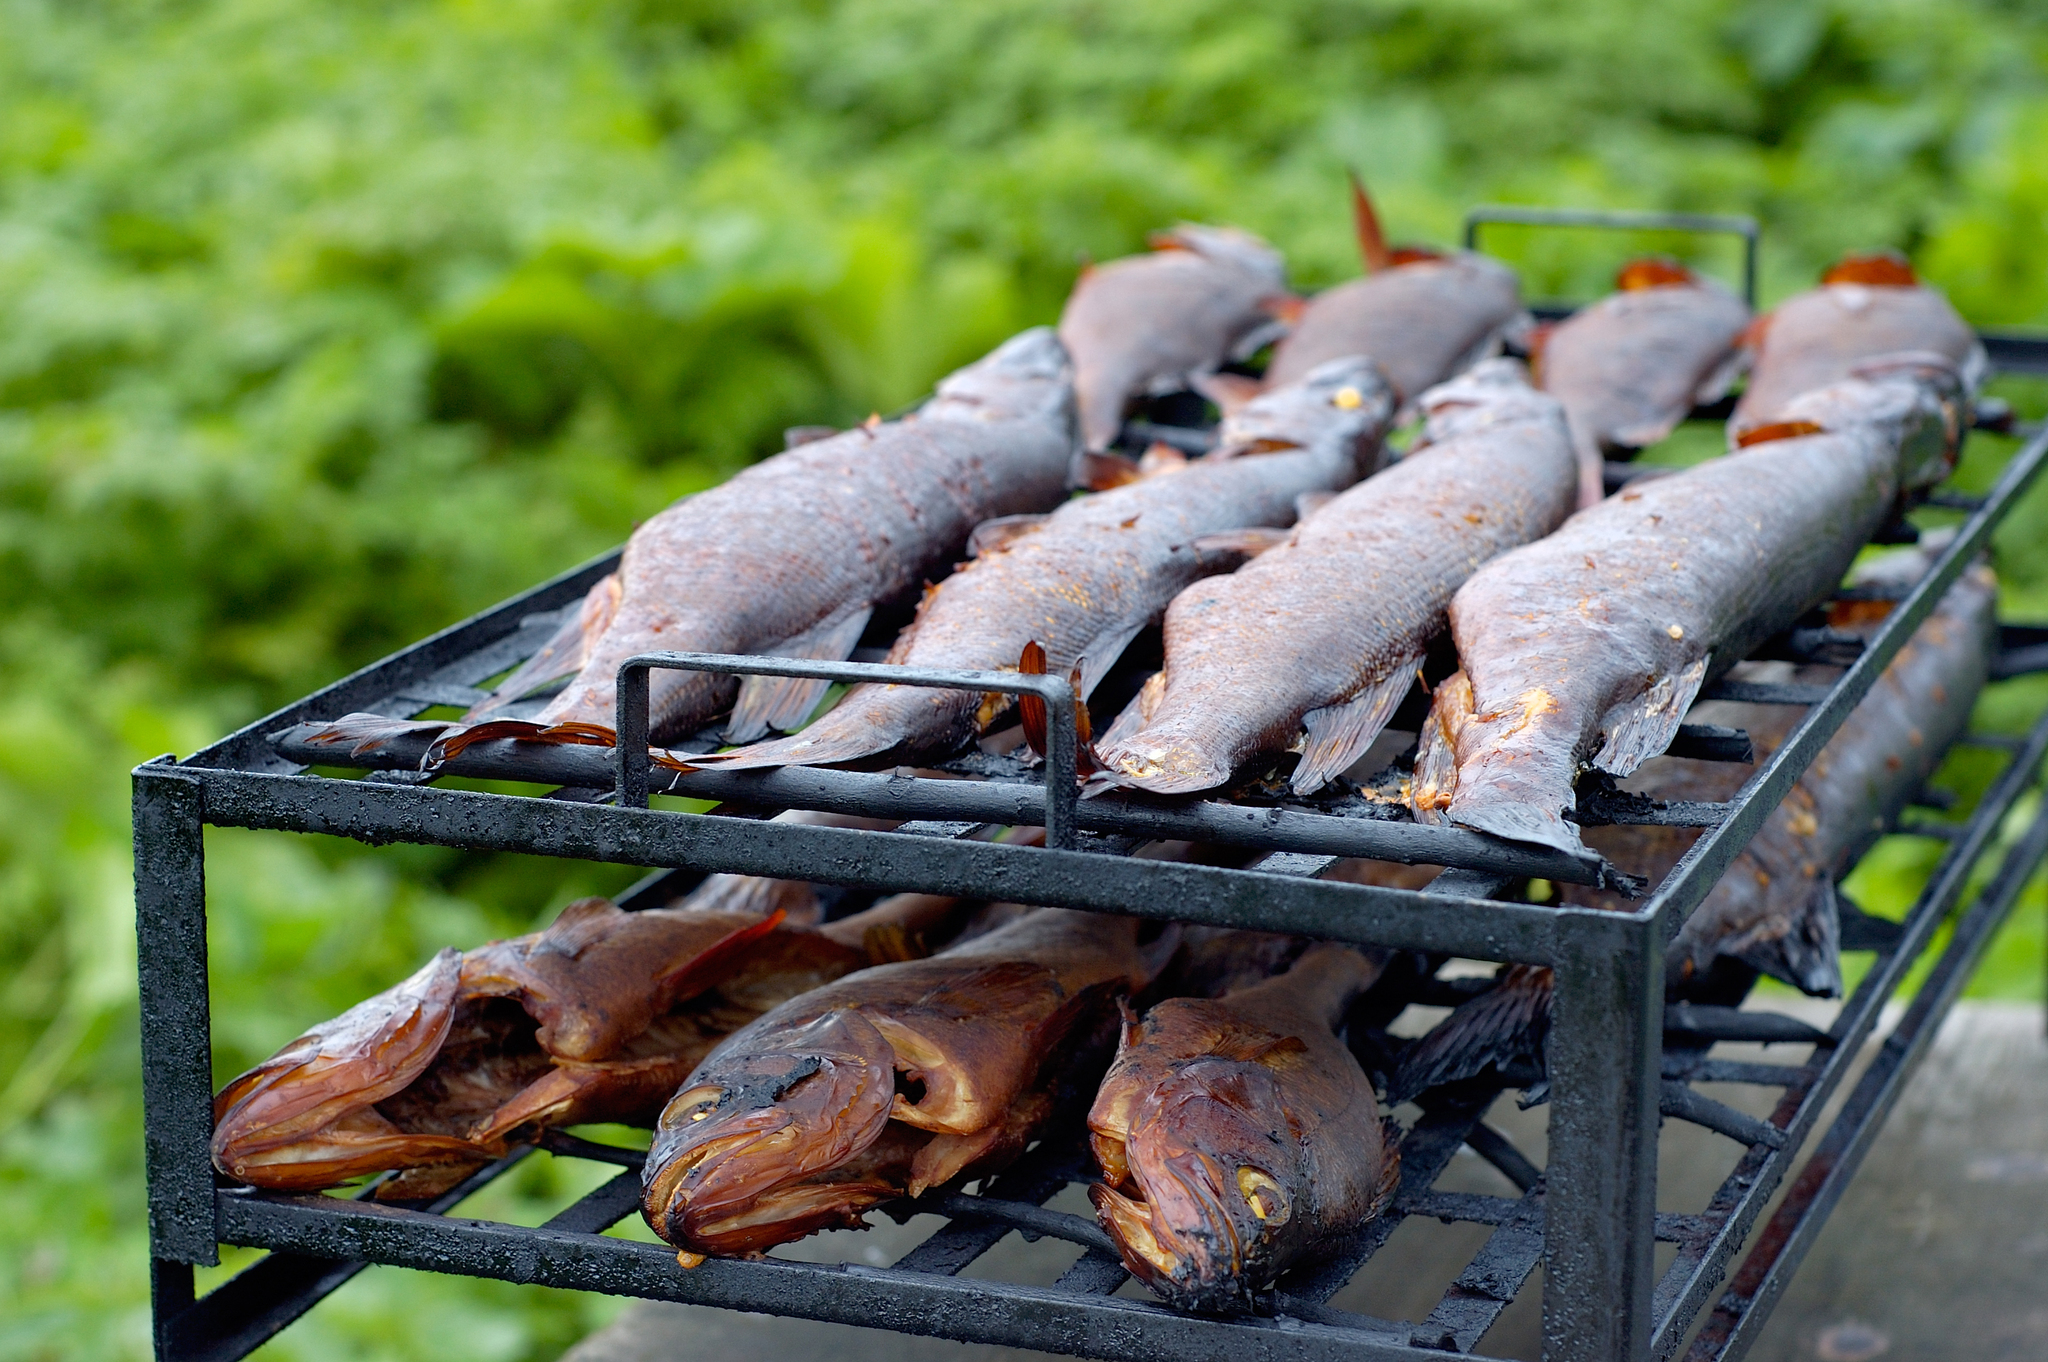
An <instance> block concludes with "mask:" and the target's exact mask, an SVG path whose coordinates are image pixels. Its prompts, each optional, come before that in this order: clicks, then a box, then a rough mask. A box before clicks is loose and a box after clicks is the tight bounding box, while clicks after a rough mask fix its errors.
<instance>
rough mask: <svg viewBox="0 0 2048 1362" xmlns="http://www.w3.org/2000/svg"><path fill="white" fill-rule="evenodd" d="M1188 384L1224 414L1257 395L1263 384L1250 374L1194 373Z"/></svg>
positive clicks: (1226, 414) (1228, 413)
mask: <svg viewBox="0 0 2048 1362" xmlns="http://www.w3.org/2000/svg"><path fill="white" fill-rule="evenodd" d="M1188 385H1189V386H1190V387H1192V388H1193V389H1194V390H1195V391H1196V392H1198V393H1200V394H1201V395H1202V396H1204V397H1206V398H1208V399H1209V400H1210V401H1211V402H1214V403H1215V404H1216V407H1217V409H1218V410H1219V411H1221V412H1222V413H1223V414H1224V415H1225V416H1228V415H1230V414H1231V413H1232V412H1234V411H1236V410H1237V409H1238V408H1240V407H1242V406H1244V405H1245V403H1247V402H1249V401H1251V400H1252V399H1253V398H1254V397H1257V396H1258V395H1259V393H1260V392H1261V391H1263V388H1264V385H1263V384H1261V383H1260V382H1259V380H1258V379H1256V378H1253V377H1252V376H1251V375H1250V374H1195V375H1192V376H1191V377H1190V378H1189V379H1188Z"/></svg>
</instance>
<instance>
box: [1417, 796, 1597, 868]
mask: <svg viewBox="0 0 2048 1362" xmlns="http://www.w3.org/2000/svg"><path fill="white" fill-rule="evenodd" d="M1449 817H1450V819H1451V821H1452V822H1454V823H1456V824H1457V825H1458V826H1459V827H1464V828H1471V829H1472V830H1473V831H1474V832H1486V833H1491V834H1493V835H1494V836H1495V837H1505V838H1507V839H1508V840H1509V841H1510V842H1533V843H1535V844H1536V845H1537V846H1545V847H1550V848H1552V849H1553V850H1556V851H1562V852H1564V853H1565V854H1566V855H1567V856H1584V855H1586V854H1587V851H1586V844H1585V843H1584V842H1583V841H1581V840H1580V839H1579V833H1578V829H1576V828H1574V827H1573V826H1572V825H1571V824H1570V823H1567V822H1565V820H1564V816H1563V814H1562V813H1561V811H1559V810H1556V809H1545V808H1539V807H1537V806H1536V805H1534V804H1520V803H1506V802H1501V803H1484V804H1476V805H1475V804H1468V805H1467V806H1465V807H1463V808H1459V809H1456V810H1454V811H1453V812H1452V813H1451V814H1450V815H1449Z"/></svg>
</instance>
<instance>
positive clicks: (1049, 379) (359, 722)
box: [315, 327, 1076, 762]
mask: <svg viewBox="0 0 2048 1362" xmlns="http://www.w3.org/2000/svg"><path fill="white" fill-rule="evenodd" d="M1075 448H1076V445H1075V432H1074V395H1073V367H1072V365H1071V364H1070V363H1069V362H1068V359H1067V355H1066V351H1065V349H1064V347H1062V346H1061V344H1060V342H1059V339H1058V338H1057V337H1056V336H1055V335H1054V334H1053V332H1052V331H1051V329H1049V328H1046V327H1037V328H1034V329H1032V330H1029V331H1026V332H1023V333H1022V334H1020V335H1018V336H1014V337H1012V338H1011V339H1010V340H1008V341H1006V342H1004V343H1003V344H1002V345H1001V346H999V347H997V348H996V349H995V350H994V351H993V352H991V353H990V354H988V355H987V356H985V357H983V358H982V359H980V360H978V361H976V362H975V363H974V364H971V365H969V366H967V367H966V368H964V369H961V370H959V371H957V372H955V373H953V374H952V375H950V376H948V377H947V378H945V379H944V380H942V381H941V382H940V383H939V385H938V389H937V393H936V395H935V396H934V397H933V398H932V399H931V400H930V401H929V402H926V403H925V404H924V405H923V406H922V407H920V408H919V409H918V410H917V411H916V412H915V413H914V414H912V415H911V416H908V417H905V418H904V419H902V420H898V421H882V422H871V423H869V424H867V425H864V426H860V427H857V428H855V429H853V430H849V431H845V432H842V433H841V434H838V435H835V436H832V437H830V438H828V439H822V440H817V441H813V442H810V443H806V444H802V445H799V446H797V447H796V448H794V449H790V450H787V451H785V452H783V453H781V454H777V455H774V456H772V457H770V458H767V459H764V460H762V461H761V462H760V463H757V464H754V465H753V466H751V467H749V468H747V469H745V470H743V471H741V472H740V473H738V474H736V475H735V476H733V477H732V478H730V479H729V480H727V481H726V482H724V483H721V484H720V485H718V486H716V487H713V488H711V489H709V490H708V491H704V492H700V493H698V494H696V495H695V496H691V497H687V498H685V499H684V500H682V501H680V502H677V503H676V504H675V505H673V506H670V507H669V508H668V509H667V510H664V511H662V512H661V513H660V514H658V515H656V516H655V517H653V518H652V519H651V520H649V521H647V523H646V524H644V525H642V526H640V528H639V529H637V530H636V531H634V533H633V535H632V537H631V538H630V539H629V540H628V541H627V543H626V549H625V553H624V555H623V557H622V558H621V559H620V562H619V568H618V571H617V572H616V573H615V574H614V576H613V577H612V578H609V579H607V580H605V581H600V582H599V583H598V584H597V585H595V586H594V587H592V589H591V592H590V595H589V597H588V598H587V599H586V602H585V605H584V608H583V610H582V613H581V615H580V616H579V618H578V619H577V620H575V621H572V622H571V624H570V625H569V626H566V627H565V629H564V631H563V632H562V633H561V634H559V635H558V636H557V637H556V639H555V640H553V641H552V642H551V643H550V644H549V645H548V646H547V647H546V648H544V649H543V650H542V657H543V660H542V661H541V662H539V663H537V664H535V665H529V666H527V667H522V668H521V669H520V670H519V671H518V672H517V673H515V674H514V676H513V677H512V678H510V679H509V680H508V681H507V682H506V683H505V685H504V686H503V687H502V688H501V689H500V691H499V692H498V693H496V694H494V695H492V696H490V697H488V698H487V699H486V700H485V701H483V702H482V703H481V704H479V706H478V707H477V708H476V709H475V710H473V711H472V712H471V713H470V714H468V715H466V716H464V718H463V720H462V721H461V723H460V724H458V725H455V726H453V727H450V726H447V725H442V729H443V731H442V732H441V736H440V737H439V738H438V739H437V741H436V743H435V744H434V747H433V748H432V749H430V755H429V761H430V762H432V761H439V760H445V759H446V757H447V756H449V755H452V754H453V753H454V752H457V751H460V750H461V748H462V747H463V746H465V745H467V744H468V743H471V742H476V741H481V740H484V739H486V738H494V737H518V738H532V739H538V740H541V741H571V742H588V743H593V744H602V745H609V744H610V743H611V741H612V732H611V725H612V724H613V722H614V719H615V716H616V712H617V691H616V685H617V673H618V669H619V667H620V665H621V664H622V663H624V662H625V661H626V660H627V659H628V658H631V657H633V656H635V655H637V654H640V653H645V652H657V651H662V650H675V649H683V650H693V651H700V652H715V653H768V654H775V655H780V656H791V657H806V658H822V659H827V660H831V661H840V660H843V659H844V658H846V657H847V656H849V655H850V654H851V653H852V651H853V648H854V646H855V645H856V644H857V643H858V642H859V639H860V635H861V631H862V629H863V628H864V627H865V625H866V623H867V620H868V618H869V616H870V615H871V614H872V612H873V609H874V607H875V606H876V605H877V604H878V603H880V602H882V601H886V600H889V599H892V598H895V597H898V596H901V595H903V594H905V593H907V592H909V591H911V590H914V589H915V588H916V587H917V586H918V584H919V583H920V582H922V581H925V580H927V579H928V578H930V577H933V576H937V575H939V574H940V572H941V570H942V569H943V568H944V566H945V565H946V564H948V563H950V562H951V561H952V559H953V558H955V557H956V556H957V555H958V554H959V552H960V550H961V548H962V546H964V545H965V544H966V542H967V536H968V534H969V533H970V532H971V531H972V530H973V529H974V527H975V526H976V525H977V524H980V523H981V522H982V521H985V520H988V519H991V518H993V517H999V516H1005V515H1013V514H1020V513H1024V512H1035V511H1043V510H1047V509H1050V508H1051V507H1053V506H1056V505H1058V504H1059V502H1060V501H1061V499H1062V498H1063V497H1064V496H1065V494H1066V480H1067V476H1068V473H1069V471H1070V468H1071V465H1072V459H1073V455H1074V452H1075ZM565 679H566V680H567V682H568V684H567V687H566V688H565V689H563V690H562V691H561V692H560V693H559V694H557V695H556V696H555V697H554V698H553V699H551V700H549V701H548V702H547V704H546V705H545V707H544V708H542V709H541V710H540V712H539V713H538V714H536V715H535V716H534V718H533V719H532V720H530V721H528V720H511V719H503V718H498V719H494V718H492V717H491V716H492V715H493V714H494V713H495V712H497V711H499V710H500V709H502V707H503V706H504V705H505V704H507V703H509V702H511V701H513V700H516V699H519V698H521V697H522V696H524V695H527V694H532V693H534V692H536V691H539V690H543V689H545V687H546V686H547V685H549V684H553V683H555V682H559V681H562V680H565ZM649 686H650V692H649V695H650V698H649V723H650V726H651V728H650V732H651V734H652V736H653V737H654V738H655V740H656V741H660V740H662V739H664V738H673V737H675V736H678V735H681V734H687V733H690V732H693V731H695V730H696V729H697V728H699V727H700V726H702V725H703V724H705V723H707V722H709V721H710V720H711V719H712V718H714V717H715V716H716V715H717V714H718V713H719V712H720V711H721V710H723V709H724V708H726V706H728V705H734V704H735V700H734V696H735V693H736V692H737V694H738V701H737V704H736V706H735V709H734V714H733V717H732V719H731V721H730V724H729V727H728V736H729V737H730V738H731V740H733V741H749V740H751V739H753V738H756V737H759V736H760V735H761V733H763V732H766V731H767V730H768V729H769V728H770V727H783V728H793V727H795V726H796V725H797V724H799V723H801V722H802V720H803V719H804V718H805V717H806V716H807V715H808V713H809V711H810V709H811V708H813V707H814V706H815V705H816V702H817V700H818V698H819V697H820V696H822V695H823V694H824V691H825V689H826V686H827V683H824V682H807V681H781V680H776V679H773V678H752V679H750V680H749V681H748V682H747V683H746V684H745V685H741V684H740V683H739V682H738V681H737V680H735V679H734V678H731V677H723V676H713V675H710V674H708V673H696V672H678V671H657V672H655V673H653V674H652V676H651V677H650V680H649ZM418 731H420V725H419V724H417V723H406V722H403V721H398V720H390V719H379V718H378V716H374V715H351V716H346V717H345V718H344V719H341V720H337V721H335V722H334V723H333V724H331V725H330V726H329V728H328V730H327V731H326V732H325V733H323V734H322V735H320V736H319V737H317V738H316V739H315V741H325V742H331V743H334V744H335V745H338V746H351V747H355V748H356V749H357V750H361V748H362V746H363V745H365V744H366V743H367V744H369V745H375V743H376V742H377V741H379V740H380V738H381V736H382V735H383V734H385V733H387V732H408V733H413V732H418Z"/></svg>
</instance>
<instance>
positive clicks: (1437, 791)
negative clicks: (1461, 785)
mask: <svg viewBox="0 0 2048 1362" xmlns="http://www.w3.org/2000/svg"><path fill="white" fill-rule="evenodd" d="M1471 718H1472V682H1471V680H1470V679H1469V678H1467V677H1466V675H1465V673H1464V672H1462V671H1456V672H1452V673H1451V674H1450V675H1449V676H1448V677H1446V678H1444V680H1442V681H1441V682H1439V683H1438V684H1437V688H1436V691H1435V692H1434V693H1433V694H1432V695H1431V696H1430V702H1429V714H1428V715H1427V716H1426V717H1425V718H1424V719H1423V721H1422V734H1421V744H1420V748H1419V750H1418V751H1417V752H1416V754H1415V777H1414V779H1413V780H1411V781H1409V783H1408V806H1409V807H1410V808H1411V809H1413V810H1414V811H1415V819H1416V821H1417V822H1419V823H1441V822H1442V821H1443V811H1444V810H1445V809H1447V808H1449V807H1450V804H1451V800H1452V798H1453V797H1455V796H1456V794H1457V792H1458V738H1459V736H1460V735H1461V734H1463V733H1464V731H1465V725H1466V723H1468V722H1469V721H1470V720H1471Z"/></svg>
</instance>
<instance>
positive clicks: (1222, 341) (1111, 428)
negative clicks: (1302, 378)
mask: <svg viewBox="0 0 2048 1362" xmlns="http://www.w3.org/2000/svg"><path fill="white" fill-rule="evenodd" d="M1152 240H1153V246H1154V249H1153V251H1152V253H1151V254H1149V255H1134V256H1126V257H1125V258H1124V259H1121V260H1112V261H1110V262H1109V263H1107V264H1104V265H1095V266H1091V267H1090V268H1088V269H1086V270H1083V271H1082V272H1081V277H1080V279H1079V280H1078V281H1077V282H1076V283H1075V285H1074V291H1073V293H1071V294H1070V295H1068V298H1067V305H1066V307H1065V309H1064V310H1063V311H1062V312H1061V313H1060V329H1059V333H1060V340H1061V341H1063V342H1064V343H1065V344H1066V347H1067V351H1068V353H1070V354H1071V355H1073V357H1074V391H1075V395H1076V398H1077V400H1078V403H1079V407H1080V413H1081V437H1082V440H1083V442H1084V443H1085V445H1086V447H1087V448H1088V449H1089V450H1090V451H1091V452H1100V451H1102V450H1105V449H1107V448H1109V446H1110V445H1111V444H1112V443H1114V442H1115V440H1116V437H1117V432H1118V431H1119V430H1121V429H1122V427H1123V419H1124V408H1125V407H1126V406H1127V405H1128V404H1129V403H1130V401H1131V399H1132V398H1134V397H1138V396H1142V395H1143V394H1145V393H1147V392H1152V391H1159V390H1171V389H1173V388H1178V387H1185V386H1186V384H1187V382H1188V380H1189V378H1190V376H1192V375H1199V374H1204V373H1207V372H1209V371H1210V370H1212V369H1214V368H1216V366H1217V365H1219V364H1222V363H1223V362H1224V361H1225V360H1227V359H1229V358H1230V355H1231V352H1232V349H1233V347H1235V346H1237V345H1239V344H1240V343H1241V342H1243V341H1245V340H1246V339H1247V338H1249V337H1251V336H1252V335H1253V334H1254V333H1257V332H1261V331H1262V330H1264V329H1265V328H1267V327H1268V326H1270V325H1271V324H1272V323H1273V321H1274V320H1275V319H1276V318H1277V317H1281V316H1285V315H1289V314H1290V313H1291V312H1292V311H1293V310H1294V308H1295V307H1296V306H1297V305H1298V303H1297V300H1296V299H1295V298H1294V297H1293V296H1292V295H1291V294H1289V293H1288V291H1287V270H1286V265H1285V264H1284V263H1283V262H1282V260H1281V258H1280V253H1279V252H1278V251H1275V250H1274V249H1273V248H1272V247H1271V246H1268V245H1267V244H1266V243H1265V242H1263V241H1261V240H1259V239H1258V238H1257V237H1255V236H1253V235H1252V234H1251V233H1249V232H1243V231H1239V230H1237V229H1236V228H1232V227H1204V226H1201V225H1200V224H1197V223H1182V224H1181V225H1180V226H1178V227H1175V228H1174V229H1173V230H1171V231H1169V232H1162V233H1160V234H1158V235H1157V236H1155V237H1154V238H1153V239H1152ZM1344 353H1346V354H1352V353H1356V352H1354V351H1345V352H1344ZM1313 367H1314V366H1313V365H1309V366H1304V368H1303V372H1304V373H1306V372H1307V369H1309V368H1313Z"/></svg>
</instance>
